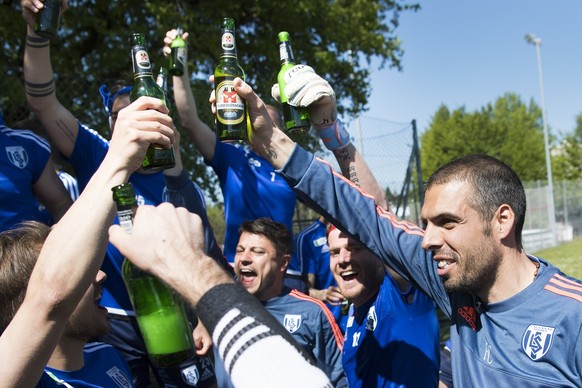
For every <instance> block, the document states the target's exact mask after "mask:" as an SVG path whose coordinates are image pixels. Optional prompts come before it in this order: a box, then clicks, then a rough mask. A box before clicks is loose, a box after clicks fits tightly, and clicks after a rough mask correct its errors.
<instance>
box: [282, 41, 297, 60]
mask: <svg viewBox="0 0 582 388" xmlns="http://www.w3.org/2000/svg"><path fill="white" fill-rule="evenodd" d="M279 58H281V65H286V64H288V63H295V58H294V57H293V50H292V49H291V44H290V43H289V42H281V43H279Z"/></svg>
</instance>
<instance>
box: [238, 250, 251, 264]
mask: <svg viewBox="0 0 582 388" xmlns="http://www.w3.org/2000/svg"><path fill="white" fill-rule="evenodd" d="M235 261H239V262H243V263H248V262H250V251H248V250H246V249H245V250H244V251H241V252H237V253H236V254H235Z"/></svg>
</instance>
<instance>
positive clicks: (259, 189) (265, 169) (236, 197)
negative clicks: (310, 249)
mask: <svg viewBox="0 0 582 388" xmlns="http://www.w3.org/2000/svg"><path fill="white" fill-rule="evenodd" d="M207 164H208V165H209V166H210V167H212V169H213V170H214V171H215V173H216V175H217V176H218V180H219V182H220V187H221V189H222V196H223V198H224V218H225V222H226V232H225V236H224V254H225V256H226V258H227V260H228V262H229V263H231V264H234V255H235V253H236V246H237V244H238V239H239V232H238V228H239V226H240V225H241V224H242V223H243V221H246V220H255V219H257V218H261V217H268V218H271V219H273V220H275V221H277V222H281V223H283V224H285V226H287V228H288V229H289V230H290V231H291V232H292V231H293V223H292V221H293V212H294V210H295V193H294V192H293V190H291V189H290V188H289V185H287V183H286V182H285V181H284V180H283V178H281V177H280V176H279V174H277V173H276V172H275V170H274V169H273V167H272V166H271V165H270V164H269V162H267V161H266V160H265V159H263V158H261V157H260V156H258V155H257V154H255V153H254V152H252V151H251V150H250V149H248V148H247V147H244V146H242V145H240V144H231V143H223V142H220V141H218V140H217V141H216V147H215V149H214V158H213V160H212V161H209V162H207ZM289 272H290V273H293V269H291V270H290V271H289Z"/></svg>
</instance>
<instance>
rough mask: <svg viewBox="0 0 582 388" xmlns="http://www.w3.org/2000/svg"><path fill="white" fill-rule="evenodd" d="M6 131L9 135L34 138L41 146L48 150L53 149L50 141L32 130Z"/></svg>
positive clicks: (28, 138)
mask: <svg viewBox="0 0 582 388" xmlns="http://www.w3.org/2000/svg"><path fill="white" fill-rule="evenodd" d="M5 133H6V135H7V136H10V137H12V138H21V139H27V140H32V141H33V142H34V143H36V144H37V145H38V146H39V147H41V148H44V149H45V150H46V151H48V152H50V150H51V147H50V145H49V143H48V142H47V141H46V140H45V139H43V138H42V137H40V136H38V135H36V134H35V133H34V132H32V131H30V130H28V129H18V130H9V131H6V132H5Z"/></svg>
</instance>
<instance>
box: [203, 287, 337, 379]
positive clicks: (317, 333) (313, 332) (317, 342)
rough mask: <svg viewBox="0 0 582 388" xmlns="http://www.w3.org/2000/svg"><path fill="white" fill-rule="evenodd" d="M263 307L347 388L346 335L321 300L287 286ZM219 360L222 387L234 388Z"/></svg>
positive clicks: (322, 367) (218, 367)
mask: <svg viewBox="0 0 582 388" xmlns="http://www.w3.org/2000/svg"><path fill="white" fill-rule="evenodd" d="M263 304H264V306H265V308H266V309H267V311H268V312H269V313H270V314H271V315H273V316H274V317H275V318H276V320H277V321H278V322H279V323H280V324H281V325H282V326H283V327H285V329H287V331H289V333H290V334H291V336H292V337H293V339H295V341H297V343H298V344H299V346H301V347H302V348H303V349H305V351H306V352H307V353H308V354H310V355H311V356H312V357H313V359H314V360H315V361H316V362H317V366H318V367H319V369H321V370H322V371H324V372H325V374H326V375H327V376H328V377H329V379H330V381H331V382H332V383H333V386H334V387H344V386H346V378H345V374H344V372H343V368H342V363H341V351H342V345H343V338H342V334H341V332H340V329H339V327H338V326H337V324H336V323H335V320H334V319H333V316H332V315H331V313H330V312H329V310H328V309H327V308H326V307H325V305H324V304H323V303H322V302H321V301H319V300H317V299H314V298H312V297H310V296H308V295H305V294H304V293H302V292H299V291H297V290H291V289H290V288H289V287H285V288H284V289H283V292H282V293H281V294H280V295H279V296H277V297H275V298H272V299H270V300H268V301H267V302H264V303H263ZM216 355H217V354H216V346H215V356H216ZM215 359H216V364H215V367H216V376H217V380H218V386H219V387H221V388H226V387H232V386H233V385H232V383H231V382H230V379H229V378H228V376H227V375H226V371H225V369H224V364H223V363H222V360H221V359H220V358H219V357H215ZM274 386H276V384H275V385H274Z"/></svg>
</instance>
